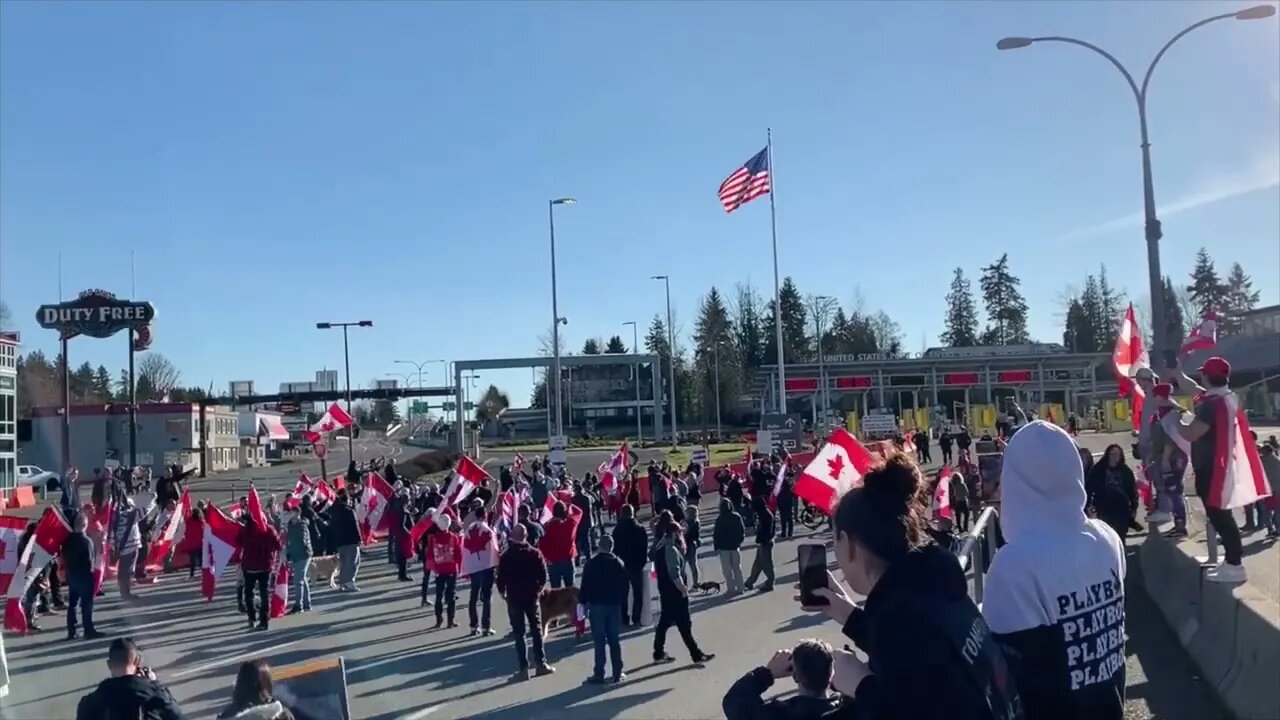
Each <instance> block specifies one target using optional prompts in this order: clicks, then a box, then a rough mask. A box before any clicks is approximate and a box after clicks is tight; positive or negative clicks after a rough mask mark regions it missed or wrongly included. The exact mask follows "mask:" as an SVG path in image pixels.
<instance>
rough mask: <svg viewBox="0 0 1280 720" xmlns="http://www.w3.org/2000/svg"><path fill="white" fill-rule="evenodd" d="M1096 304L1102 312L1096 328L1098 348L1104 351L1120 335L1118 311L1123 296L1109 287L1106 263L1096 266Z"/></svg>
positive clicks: (1120, 309)
mask: <svg viewBox="0 0 1280 720" xmlns="http://www.w3.org/2000/svg"><path fill="white" fill-rule="evenodd" d="M1098 305H1099V308H1100V310H1101V312H1102V316H1101V322H1100V324H1099V326H1098V328H1097V337H1098V350H1099V351H1105V350H1106V349H1110V348H1114V347H1115V346H1116V338H1117V337H1119V335H1120V313H1121V312H1123V310H1124V296H1123V294H1122V293H1120V292H1119V291H1117V290H1116V289H1115V288H1113V287H1111V283H1110V281H1108V280H1107V266H1106V265H1102V266H1100V267H1099V268H1098Z"/></svg>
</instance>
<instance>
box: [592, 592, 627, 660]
mask: <svg viewBox="0 0 1280 720" xmlns="http://www.w3.org/2000/svg"><path fill="white" fill-rule="evenodd" d="M587 618H588V619H589V620H590V622H591V642H592V643H593V644H594V645H595V651H596V655H595V660H596V664H595V670H594V672H592V673H591V674H592V676H593V677H597V678H603V677H604V650H605V646H608V648H609V662H610V664H612V665H613V677H614V678H619V677H622V640H621V639H620V638H619V634H620V633H621V632H622V607H621V606H619V605H590V606H588V607H587Z"/></svg>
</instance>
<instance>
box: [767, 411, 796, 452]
mask: <svg viewBox="0 0 1280 720" xmlns="http://www.w3.org/2000/svg"><path fill="white" fill-rule="evenodd" d="M760 429H761V430H763V431H766V432H768V433H769V435H768V437H770V438H771V439H772V445H773V447H771V448H770V449H769V451H770V452H773V451H774V450H777V449H778V448H779V447H781V448H782V449H784V450H786V451H787V452H795V451H796V450H799V449H800V443H801V441H802V440H804V421H803V420H801V419H800V415H799V414H790V415H783V414H781V413H775V414H771V415H763V416H761V417H760ZM759 446H760V452H764V443H759Z"/></svg>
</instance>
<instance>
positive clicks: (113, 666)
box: [76, 638, 184, 720]
mask: <svg viewBox="0 0 1280 720" xmlns="http://www.w3.org/2000/svg"><path fill="white" fill-rule="evenodd" d="M107 670H109V671H110V672H111V677H109V678H107V679H106V680H103V681H102V682H100V683H98V687H96V688H94V689H93V691H92V692H90V693H89V694H88V695H85V696H84V697H82V698H80V702H79V704H78V705H77V706H76V720H115V718H129V719H130V720H133V719H134V718H137V719H138V720H183V718H184V716H183V714H182V709H181V708H179V707H178V701H177V700H174V699H173V693H171V692H169V688H167V687H165V686H164V685H162V684H160V681H158V680H156V674H155V673H153V672H151V668H148V667H146V666H144V665H143V664H142V653H140V652H138V646H137V645H136V644H134V642H133V641H132V640H130V639H129V638H116V639H115V640H112V641H111V645H110V646H109V647H108V648H107Z"/></svg>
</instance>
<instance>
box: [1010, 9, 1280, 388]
mask: <svg viewBox="0 0 1280 720" xmlns="http://www.w3.org/2000/svg"><path fill="white" fill-rule="evenodd" d="M1275 13H1276V9H1275V7H1273V6H1271V5H1258V6H1256V7H1251V8H1248V9H1246V10H1240V11H1238V12H1231V13H1223V14H1221V15H1214V16H1213V17H1208V18H1205V19H1204V20H1201V21H1199V22H1197V23H1193V24H1192V25H1190V26H1188V27H1187V28H1186V29H1184V30H1182V31H1181V32H1179V33H1178V34H1176V35H1174V36H1173V37H1172V38H1170V39H1169V41H1168V42H1166V43H1165V44H1164V46H1163V47H1161V48H1160V51H1159V52H1157V53H1156V56H1155V58H1153V59H1152V60H1151V64H1150V65H1148V66H1147V72H1146V74H1145V75H1144V76H1143V78H1142V84H1141V85H1139V84H1138V83H1137V82H1136V81H1135V80H1134V78H1133V74H1132V73H1130V72H1129V70H1128V68H1126V67H1125V66H1124V64H1123V63H1121V62H1120V61H1119V60H1117V59H1116V58H1115V56H1114V55H1112V54H1111V53H1109V52H1107V51H1106V50H1103V49H1102V48H1100V47H1098V46H1097V45H1094V44H1093V43H1090V42H1086V41H1084V40H1077V39H1076V38H1070V37H1060V36H1048V37H1007V38H1004V39H1002V40H1000V41H999V42H997V43H996V49H997V50H1016V49H1018V48H1024V47H1027V46H1028V45H1031V44H1032V43H1041V42H1061V43H1068V44H1071V45H1077V46H1079V47H1082V48H1085V49H1086V50H1091V51H1093V52H1095V53H1097V54H1098V55H1101V56H1102V57H1104V58H1106V59H1107V61H1108V62H1110V63H1111V64H1112V65H1114V66H1115V68H1116V69H1117V70H1119V71H1120V74H1121V75H1123V76H1124V79H1125V81H1126V82H1128V83H1129V89H1130V90H1131V91H1133V99H1134V100H1136V101H1137V103H1138V131H1139V134H1140V136H1141V139H1142V145H1141V148H1142V206H1143V207H1142V209H1143V217H1144V219H1145V222H1144V226H1145V236H1146V240H1147V276H1148V277H1147V280H1148V283H1149V284H1150V293H1151V316H1152V317H1151V329H1152V332H1153V334H1154V335H1155V338H1154V340H1155V346H1156V349H1157V350H1159V351H1160V352H1161V353H1162V355H1163V357H1164V361H1165V365H1166V366H1167V367H1173V365H1174V362H1175V356H1174V343H1176V342H1178V340H1179V338H1172V339H1171V338H1169V336H1168V335H1169V327H1168V321H1167V316H1166V315H1165V307H1164V276H1163V275H1162V273H1161V272H1160V238H1161V237H1163V232H1162V230H1161V227H1160V220H1159V219H1158V218H1157V217H1156V197H1155V188H1154V185H1153V183H1152V179H1151V142H1150V136H1149V135H1148V133H1147V90H1148V88H1149V87H1150V85H1151V74H1152V73H1153V72H1155V69H1156V65H1157V64H1159V62H1160V59H1161V58H1163V57H1164V54H1165V53H1166V52H1168V51H1169V48H1170V47H1172V46H1173V44H1174V43H1176V42H1177V41H1179V40H1181V39H1182V37H1183V36H1184V35H1186V34H1187V33H1189V32H1191V31H1192V30H1195V29H1197V28H1201V27H1204V26H1205V25H1208V24H1209V23H1212V22H1217V21H1219V20H1232V19H1234V20H1262V19H1264V18H1269V17H1271V16H1272V15H1275Z"/></svg>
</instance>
